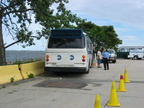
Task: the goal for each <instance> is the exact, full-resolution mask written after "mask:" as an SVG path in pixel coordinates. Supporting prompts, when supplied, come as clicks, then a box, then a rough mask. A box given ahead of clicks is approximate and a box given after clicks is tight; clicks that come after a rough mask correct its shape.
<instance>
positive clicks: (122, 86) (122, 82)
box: [117, 74, 126, 92]
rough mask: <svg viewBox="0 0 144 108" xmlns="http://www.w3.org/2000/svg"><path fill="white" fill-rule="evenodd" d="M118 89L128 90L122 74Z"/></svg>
mask: <svg viewBox="0 0 144 108" xmlns="http://www.w3.org/2000/svg"><path fill="white" fill-rule="evenodd" d="M117 91H122V92H125V91H126V89H125V84H124V78H123V75H122V74H121V75H120V81H119V87H118V90H117Z"/></svg>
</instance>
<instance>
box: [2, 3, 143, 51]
mask: <svg viewBox="0 0 144 108" xmlns="http://www.w3.org/2000/svg"><path fill="white" fill-rule="evenodd" d="M66 7H67V9H69V10H71V11H72V13H73V14H77V16H79V17H81V18H84V19H87V21H91V22H93V23H95V24H96V25H99V26H104V25H112V26H114V29H115V31H116V33H117V34H118V38H119V39H121V40H122V41H123V44H121V45H119V46H144V12H143V11H144V0H125V1H123V0H69V3H68V4H66ZM31 28H32V29H33V30H36V29H40V27H39V26H34V27H31ZM5 41H7V42H8V41H10V38H9V37H6V38H5ZM35 42H36V45H34V46H31V47H27V48H25V49H24V48H22V47H21V45H19V44H16V45H14V46H12V47H9V48H8V50H12V49H16V50H45V47H46V40H45V39H44V38H42V39H41V40H39V41H35Z"/></svg>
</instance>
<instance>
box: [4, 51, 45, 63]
mask: <svg viewBox="0 0 144 108" xmlns="http://www.w3.org/2000/svg"><path fill="white" fill-rule="evenodd" d="M44 57H45V51H26V50H22V51H20V50H6V62H15V61H24V60H28V59H34V60H35V59H42V60H44Z"/></svg>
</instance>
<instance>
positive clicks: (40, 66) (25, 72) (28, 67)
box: [19, 62, 44, 79]
mask: <svg viewBox="0 0 144 108" xmlns="http://www.w3.org/2000/svg"><path fill="white" fill-rule="evenodd" d="M19 68H20V71H21V73H22V76H23V78H24V79H27V78H29V75H30V74H33V75H34V76H36V75H39V74H41V73H43V72H44V62H34V63H27V64H21V65H19Z"/></svg>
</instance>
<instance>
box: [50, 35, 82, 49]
mask: <svg viewBox="0 0 144 108" xmlns="http://www.w3.org/2000/svg"><path fill="white" fill-rule="evenodd" d="M48 48H84V37H82V38H52V37H50V38H49V43H48Z"/></svg>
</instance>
